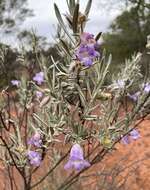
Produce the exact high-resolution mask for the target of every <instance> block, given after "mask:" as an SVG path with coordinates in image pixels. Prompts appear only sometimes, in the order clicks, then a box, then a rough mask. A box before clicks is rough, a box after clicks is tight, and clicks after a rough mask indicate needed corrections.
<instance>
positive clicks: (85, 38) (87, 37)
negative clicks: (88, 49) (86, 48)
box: [80, 32, 96, 44]
mask: <svg viewBox="0 0 150 190" xmlns="http://www.w3.org/2000/svg"><path fill="white" fill-rule="evenodd" d="M80 39H81V43H85V44H87V43H96V41H95V39H94V35H93V34H90V33H87V32H83V33H82V34H81V36H80Z"/></svg>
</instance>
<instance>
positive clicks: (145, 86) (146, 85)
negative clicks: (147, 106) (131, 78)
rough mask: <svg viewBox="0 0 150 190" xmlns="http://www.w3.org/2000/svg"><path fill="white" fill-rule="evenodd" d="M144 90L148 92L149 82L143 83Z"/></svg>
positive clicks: (149, 89) (149, 90)
mask: <svg viewBox="0 0 150 190" xmlns="http://www.w3.org/2000/svg"><path fill="white" fill-rule="evenodd" d="M144 92H146V93H149V92H150V83H146V84H145V85H144Z"/></svg>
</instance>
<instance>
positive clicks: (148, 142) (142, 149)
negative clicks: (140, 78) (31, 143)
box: [0, 118, 150, 190]
mask: <svg viewBox="0 0 150 190" xmlns="http://www.w3.org/2000/svg"><path fill="white" fill-rule="evenodd" d="M139 131H140V135H141V138H140V139H138V140H136V141H132V142H131V143H130V144H129V145H123V144H121V143H118V144H117V145H116V147H115V148H116V150H113V151H112V152H111V153H110V154H109V155H108V156H107V157H106V158H105V159H104V160H103V161H102V162H101V163H98V164H96V165H95V166H93V167H92V168H91V169H89V170H88V171H87V172H85V173H84V174H83V175H82V176H81V177H80V179H82V180H81V182H80V183H78V185H77V186H76V188H74V189H77V188H78V189H80V190H150V118H147V119H145V120H144V121H143V122H142V123H141V124H140V126H139ZM62 146H63V145H62ZM48 165H49V162H48V161H46V163H45V164H44V167H43V166H41V168H42V170H40V171H39V172H38V174H37V176H36V177H35V179H34V182H35V181H36V180H37V179H38V178H39V177H41V176H42V175H43V174H44V173H45V171H47V170H48V168H49V167H48ZM43 168H44V169H43ZM61 171H62V170H61ZM61 171H58V172H57V173H56V175H55V176H54V180H55V179H56V176H57V177H58V181H59V179H63V177H65V176H66V175H67V174H65V171H64V172H63V174H62V173H61ZM101 172H102V173H104V174H105V177H104V175H101ZM95 174H96V175H95ZM17 177H18V182H17V186H18V187H19V188H18V190H22V187H21V180H20V177H19V176H17ZM52 178H53V177H52ZM52 178H51V180H53V179H52ZM45 183H51V181H48V180H46V181H45V182H44V183H43V184H41V185H40V186H39V187H37V188H35V190H43V187H44V185H45ZM102 184H103V185H102ZM101 185H102V186H101ZM121 185H122V186H121ZM78 186H79V187H78ZM0 190H10V185H9V178H8V174H7V170H6V168H4V167H3V166H0ZM14 190H15V188H14ZM48 190H53V188H50V186H49V188H48ZM54 190H55V189H54Z"/></svg>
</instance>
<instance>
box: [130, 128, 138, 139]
mask: <svg viewBox="0 0 150 190" xmlns="http://www.w3.org/2000/svg"><path fill="white" fill-rule="evenodd" d="M130 136H131V138H132V139H134V140H136V139H138V138H140V134H139V132H138V131H137V130H136V129H133V130H132V131H131V132H130Z"/></svg>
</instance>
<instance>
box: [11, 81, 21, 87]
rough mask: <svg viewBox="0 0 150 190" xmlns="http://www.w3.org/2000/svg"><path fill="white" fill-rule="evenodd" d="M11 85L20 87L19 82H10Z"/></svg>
mask: <svg viewBox="0 0 150 190" xmlns="http://www.w3.org/2000/svg"><path fill="white" fill-rule="evenodd" d="M11 84H12V85H13V86H17V87H18V86H19V85H20V81H19V80H11Z"/></svg>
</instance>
